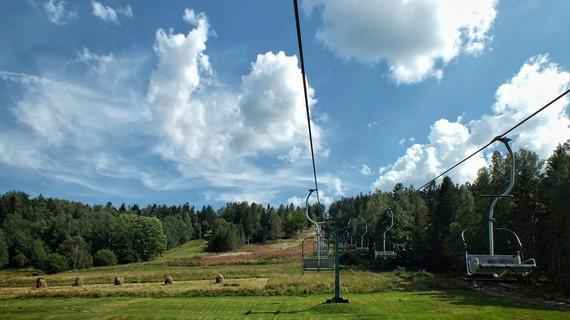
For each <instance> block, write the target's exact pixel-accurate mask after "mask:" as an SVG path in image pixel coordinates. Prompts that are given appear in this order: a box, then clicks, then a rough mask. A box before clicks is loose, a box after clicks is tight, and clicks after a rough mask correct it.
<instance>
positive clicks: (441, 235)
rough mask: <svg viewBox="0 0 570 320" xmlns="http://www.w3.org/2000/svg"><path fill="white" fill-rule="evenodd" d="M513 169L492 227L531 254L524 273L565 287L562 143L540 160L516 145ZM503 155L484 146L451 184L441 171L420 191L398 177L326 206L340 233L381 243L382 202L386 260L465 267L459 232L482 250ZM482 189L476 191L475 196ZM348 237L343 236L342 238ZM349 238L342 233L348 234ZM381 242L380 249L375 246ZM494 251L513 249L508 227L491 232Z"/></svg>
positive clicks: (566, 173)
mask: <svg viewBox="0 0 570 320" xmlns="http://www.w3.org/2000/svg"><path fill="white" fill-rule="evenodd" d="M515 160H516V173H515V183H514V188H513V190H512V195H513V196H512V197H508V198H502V199H501V200H500V201H499V202H498V205H497V207H496V208H495V214H494V220H495V227H505V228H509V229H511V230H514V231H515V232H516V233H517V234H518V236H519V237H520V240H521V242H522V244H523V252H522V253H523V255H524V256H525V257H533V258H535V259H536V261H537V265H538V270H537V271H535V272H534V273H533V274H532V278H533V279H535V280H539V279H540V280H541V281H545V282H548V283H550V284H553V285H555V286H558V287H559V288H561V289H563V290H565V291H567V293H568V292H570V291H569V290H570V289H569V288H570V276H569V274H570V217H569V215H568V209H569V208H570V144H569V143H568V142H566V143H565V144H562V145H559V146H558V147H557V148H556V149H555V151H554V152H553V154H552V155H551V156H550V157H549V158H548V159H547V160H546V161H544V160H541V159H539V157H538V156H537V154H535V153H533V152H530V151H528V150H524V149H521V150H519V151H518V152H516V153H515ZM510 165H511V160H510V158H508V157H504V156H502V155H501V154H500V153H499V152H495V153H493V154H492V158H491V164H490V165H489V167H486V168H481V169H480V170H479V172H478V174H477V177H476V179H475V181H473V182H472V183H469V182H467V183H465V184H461V185H458V184H454V183H453V181H452V180H451V179H450V178H449V177H445V178H444V179H443V181H442V182H441V183H440V184H439V185H436V184H432V185H430V186H428V187H427V188H425V189H423V190H422V191H421V192H416V190H415V189H414V188H413V187H405V186H403V185H401V184H398V185H396V186H395V187H394V189H393V190H391V191H390V192H375V193H373V194H367V195H359V196H356V197H353V198H346V199H342V200H340V201H337V202H335V203H333V204H332V205H331V207H330V208H329V212H330V213H331V214H332V215H335V214H336V215H338V219H341V220H342V221H344V224H345V225H347V224H348V222H349V221H350V225H349V231H348V232H347V234H346V235H347V237H345V239H346V238H348V236H351V237H352V241H353V242H357V243H358V244H360V239H361V235H362V234H363V233H364V232H365V223H364V222H366V224H367V227H368V232H367V233H366V235H365V238H364V239H365V242H366V241H367V242H366V243H367V244H368V246H369V247H370V249H371V250H372V248H374V246H376V248H378V247H379V246H381V245H382V233H383V232H384V231H385V230H386V228H387V227H388V226H389V225H390V220H389V219H390V217H389V215H388V213H387V212H388V211H387V209H391V210H392V212H393V214H394V227H393V229H392V230H390V231H389V233H388V235H387V239H389V244H388V245H387V248H390V249H392V248H395V251H397V253H398V257H397V258H396V260H395V261H394V262H393V264H394V265H398V266H403V267H407V268H411V269H425V270H428V271H431V272H438V273H441V272H445V273H455V274H461V273H464V272H465V266H464V253H465V248H464V245H463V242H462V240H461V232H462V231H463V230H464V229H467V228H480V229H475V230H474V231H475V232H471V233H466V241H467V242H468V243H467V244H468V249H469V251H470V252H477V253H487V250H488V242H487V241H488V240H487V220H488V216H487V214H488V210H489V206H490V204H491V201H492V200H493V198H490V197H484V196H483V195H494V194H500V193H501V192H503V191H504V190H505V189H506V186H507V185H508V179H509V176H508V174H509V173H508V168H510ZM482 196H483V197H482ZM348 239H350V238H348ZM349 241H350V240H349ZM380 250H381V249H380ZM495 250H496V253H497V254H514V253H515V252H516V250H520V249H519V248H518V247H517V246H516V242H515V240H514V239H513V238H512V236H508V234H506V235H505V234H501V233H499V232H497V233H496V235H495Z"/></svg>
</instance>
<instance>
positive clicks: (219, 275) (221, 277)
mask: <svg viewBox="0 0 570 320" xmlns="http://www.w3.org/2000/svg"><path fill="white" fill-rule="evenodd" d="M222 282H224V276H223V275H222V274H221V273H218V274H217V275H216V283H222Z"/></svg>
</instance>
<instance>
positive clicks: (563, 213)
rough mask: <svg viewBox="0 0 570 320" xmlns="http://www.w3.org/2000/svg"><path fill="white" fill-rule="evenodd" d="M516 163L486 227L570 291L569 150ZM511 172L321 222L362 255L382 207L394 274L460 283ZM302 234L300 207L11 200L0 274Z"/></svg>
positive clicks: (371, 198) (504, 247)
mask: <svg viewBox="0 0 570 320" xmlns="http://www.w3.org/2000/svg"><path fill="white" fill-rule="evenodd" d="M515 157H516V163H517V165H516V178H515V179H516V180H515V185H514V189H513V191H512V194H513V197H511V198H504V199H502V200H501V201H499V204H498V206H497V208H496V210H495V225H496V226H497V227H506V228H509V229H512V230H514V231H516V232H517V234H518V235H519V237H520V239H521V242H522V243H523V254H524V256H525V257H533V258H535V259H536V261H537V264H538V271H536V272H534V273H533V277H534V279H537V280H538V279H540V280H541V281H547V282H549V283H552V284H554V285H556V286H558V287H559V288H562V289H566V290H568V288H570V276H568V275H569V274H570V217H569V214H568V208H570V143H568V142H567V143H565V144H562V145H559V146H558V147H557V148H556V150H555V151H554V152H553V154H552V155H551V156H550V157H549V158H548V159H545V160H544V159H539V157H538V156H537V155H536V154H535V153H533V152H530V151H527V150H519V151H518V152H516V154H515ZM509 166H510V159H508V158H507V157H504V156H502V155H501V154H500V153H498V152H495V153H494V154H492V158H491V164H490V166H489V167H486V168H481V169H480V170H479V172H478V175H477V177H476V179H475V181H472V182H467V183H464V184H461V185H459V184H455V183H454V182H453V181H452V179H450V178H449V177H445V178H444V179H443V180H442V181H441V183H439V184H433V185H430V186H428V187H427V188H425V189H423V190H422V191H420V192H416V190H415V188H414V187H412V186H408V187H407V186H403V185H401V184H398V185H396V186H395V187H394V188H393V190H390V191H376V192H374V193H370V194H365V195H364V194H361V195H358V196H355V197H348V198H343V199H341V200H339V201H336V202H334V203H332V204H331V206H330V207H329V208H328V211H329V212H328V215H329V216H332V215H336V216H337V218H338V219H340V220H341V221H343V222H344V224H345V225H347V226H348V227H349V228H348V230H347V231H346V232H345V234H344V235H343V239H344V240H345V241H349V242H354V243H357V244H358V245H360V244H361V241H362V243H363V244H364V245H366V246H367V247H368V248H369V249H370V252H372V251H373V250H374V248H378V247H379V246H381V245H382V233H383V232H384V231H385V229H386V228H387V226H388V225H389V224H390V222H389V219H390V217H389V215H388V214H387V210H388V209H391V210H392V212H393V214H394V227H393V229H392V230H391V231H390V232H389V233H388V237H387V240H388V246H389V247H390V248H394V249H395V250H396V251H397V252H398V257H397V258H396V259H395V260H394V261H392V262H390V264H391V265H392V266H396V265H397V266H403V267H406V268H410V269H426V270H428V271H431V272H438V273H439V272H445V273H456V274H460V273H462V272H463V270H464V269H463V268H464V266H463V256H464V247H463V243H462V241H461V237H460V234H461V231H462V230H464V229H466V228H481V229H479V230H475V231H474V232H472V233H470V234H469V237H468V238H467V240H468V242H469V250H470V251H471V252H476V251H479V252H483V253H484V252H485V250H486V248H487V243H486V241H487V240H486V237H487V229H486V226H487V211H488V209H489V205H490V203H491V201H492V198H488V197H480V196H481V195H488V194H497V193H500V192H502V191H503V190H504V189H505V186H506V185H507V184H508V179H509V177H508V170H507V169H508V167H509ZM310 212H311V215H314V216H318V217H319V219H322V216H323V214H324V208H323V207H322V206H320V207H319V206H316V205H315V206H312V207H311V208H310ZM349 221H350V223H349ZM365 225H366V227H367V230H368V231H367V232H366V233H365ZM308 226H310V224H309V223H308V221H307V219H306V218H305V209H304V208H300V207H296V206H294V205H292V204H291V205H280V206H279V207H273V206H270V205H267V206H263V205H259V204H256V203H247V202H240V203H228V204H227V205H226V206H224V207H222V208H219V209H217V210H216V209H214V208H213V207H211V206H204V207H202V208H200V209H196V208H195V207H193V206H192V205H190V204H187V203H186V204H183V205H178V206H165V205H156V204H153V205H148V206H147V207H144V208H140V207H139V206H138V205H136V204H135V205H132V206H126V205H124V204H123V205H121V206H119V207H118V208H117V207H115V206H113V204H111V203H107V204H106V205H86V204H82V203H78V202H73V201H68V200H59V199H52V198H44V197H43V196H38V197H36V198H31V197H30V196H28V195H27V194H25V193H23V192H17V191H12V192H8V193H5V194H3V195H2V196H0V227H1V228H0V268H24V267H33V268H37V269H41V270H43V271H45V272H47V273H55V272H61V271H65V270H69V269H81V268H87V267H91V266H104V265H113V264H117V263H130V262H137V261H148V260H150V259H153V258H154V257H157V256H159V255H161V254H162V253H163V252H164V251H165V250H166V249H170V248H174V247H176V246H179V245H181V244H183V243H185V242H187V241H189V240H192V239H207V240H208V250H209V251H228V250H234V249H237V248H240V247H241V246H243V245H244V244H248V243H255V242H264V241H268V240H276V239H281V238H290V237H294V236H297V235H298V234H299V233H300V232H301V231H302V230H303V229H305V228H307V227H308ZM363 234H364V236H363ZM515 244H516V243H514V241H513V239H511V238H508V237H502V236H501V235H500V234H497V236H496V250H497V251H498V253H513V250H519V249H517V248H516V246H515ZM369 261H370V263H371V264H374V263H376V264H378V262H374V260H373V259H372V258H370V260H369ZM347 263H348V262H347Z"/></svg>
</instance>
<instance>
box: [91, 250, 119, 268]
mask: <svg viewBox="0 0 570 320" xmlns="http://www.w3.org/2000/svg"><path fill="white" fill-rule="evenodd" d="M93 260H94V261H93V262H94V263H95V265H96V266H98V267H102V266H114V265H116V264H117V257H116V256H115V253H114V252H113V251H111V250H109V249H101V250H98V251H97V252H95V255H94V256H93Z"/></svg>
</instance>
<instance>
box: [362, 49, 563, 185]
mask: <svg viewBox="0 0 570 320" xmlns="http://www.w3.org/2000/svg"><path fill="white" fill-rule="evenodd" d="M568 87H570V73H569V72H567V71H564V70H562V69H561V68H560V66H558V65H557V64H555V63H552V62H550V61H549V58H548V55H539V56H535V57H532V58H530V59H529V60H528V61H526V62H525V63H524V65H523V66H522V67H521V69H520V70H519V72H518V73H517V74H516V75H515V76H513V78H512V79H510V80H509V81H507V82H506V83H504V84H502V85H501V86H500V87H499V88H498V89H497V92H496V101H495V104H494V105H493V107H492V113H491V114H485V115H483V116H482V117H481V118H480V119H476V120H472V121H470V122H468V123H462V119H461V118H459V119H458V120H457V121H449V120H446V119H440V120H438V121H436V122H435V123H434V124H433V125H432V126H431V131H430V134H429V136H428V140H429V143H427V144H414V145H412V146H411V147H409V148H408V149H407V150H406V153H405V154H404V155H403V156H402V157H400V158H399V159H398V160H396V162H395V163H394V164H392V165H390V166H389V167H387V168H386V169H385V170H383V171H382V170H381V172H380V176H379V177H378V179H377V180H376V181H375V182H374V184H373V185H372V188H374V189H382V190H388V189H390V188H391V187H392V186H393V185H394V184H395V183H398V182H402V183H405V184H414V185H415V186H416V187H419V186H420V185H421V184H422V183H424V182H426V181H427V180H429V179H431V178H433V177H435V176H436V175H437V174H439V173H440V172H442V171H444V170H445V169H447V168H448V167H450V166H451V165H453V164H455V163H456V162H458V161H460V160H462V159H463V158H464V157H466V156H467V155H469V154H471V153H472V152H473V151H475V150H477V149H478V148H479V147H480V146H482V145H484V144H486V143H487V142H488V141H490V140H491V139H492V138H493V136H494V135H498V134H501V133H503V132H504V131H506V130H507V129H509V128H510V127H512V126H513V125H514V124H516V123H517V122H519V121H521V120H522V119H524V118H525V117H526V116H528V115H529V114H531V113H532V112H534V111H535V110H536V109H538V108H539V107H540V106H542V105H544V104H545V103H546V102H548V101H549V100H551V99H552V98H554V97H556V96H557V95H558V94H560V93H561V92H562V91H564V90H566V89H567V88H568ZM568 105H569V99H568V98H567V97H565V98H563V99H561V100H559V101H558V102H556V103H555V104H553V105H551V106H550V107H549V108H548V109H546V110H544V111H543V112H542V113H540V114H538V115H537V116H536V117H534V118H533V119H531V120H529V121H528V122H527V123H525V124H524V125H523V126H521V127H520V128H518V129H517V130H516V131H514V132H512V133H511V134H510V138H514V141H513V143H512V145H513V146H514V147H515V148H517V149H518V148H526V149H529V150H531V151H534V152H536V153H537V154H538V155H539V156H540V157H541V158H546V157H548V156H550V153H551V152H552V150H553V149H554V148H555V147H556V145H557V144H559V143H561V142H564V141H566V139H568V137H570V118H569V116H568ZM501 151H502V148H501ZM486 164H487V162H486V160H485V158H484V155H483V154H481V153H480V154H479V155H477V156H475V157H473V158H471V159H470V160H469V161H467V162H466V163H464V164H463V165H461V167H459V168H457V169H455V170H454V171H452V172H450V176H451V177H452V178H453V179H454V181H455V182H458V183H462V182H465V181H471V180H473V179H474V178H475V176H476V173H477V170H478V169H479V168H481V167H482V166H485V165H486Z"/></svg>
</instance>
